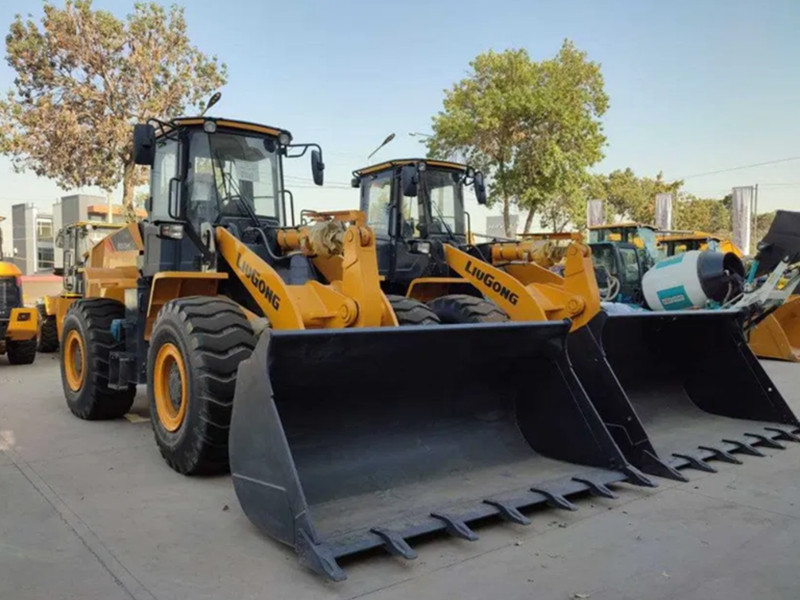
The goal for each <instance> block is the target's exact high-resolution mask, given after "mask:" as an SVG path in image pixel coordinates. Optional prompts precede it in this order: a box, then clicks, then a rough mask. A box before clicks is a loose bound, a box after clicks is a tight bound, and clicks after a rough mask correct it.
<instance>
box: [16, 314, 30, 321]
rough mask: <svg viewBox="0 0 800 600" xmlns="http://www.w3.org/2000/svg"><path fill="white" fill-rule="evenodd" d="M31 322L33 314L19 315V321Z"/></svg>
mask: <svg viewBox="0 0 800 600" xmlns="http://www.w3.org/2000/svg"><path fill="white" fill-rule="evenodd" d="M30 320H31V313H19V314H18V315H17V321H30Z"/></svg>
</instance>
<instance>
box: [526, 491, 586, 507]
mask: <svg viewBox="0 0 800 600" xmlns="http://www.w3.org/2000/svg"><path fill="white" fill-rule="evenodd" d="M531 491H532V492H536V493H537V494H541V495H542V496H544V498H545V500H547V504H549V505H550V506H551V507H552V508H561V509H563V510H578V507H577V506H575V505H574V504H573V503H572V502H570V501H569V500H567V498H566V497H565V496H562V495H561V494H559V493H558V492H554V491H553V490H550V489H548V488H547V487H546V486H538V487H532V488H531Z"/></svg>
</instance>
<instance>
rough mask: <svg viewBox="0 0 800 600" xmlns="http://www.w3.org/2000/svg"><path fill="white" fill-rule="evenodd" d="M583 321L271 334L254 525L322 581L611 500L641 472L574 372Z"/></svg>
mask: <svg viewBox="0 0 800 600" xmlns="http://www.w3.org/2000/svg"><path fill="white" fill-rule="evenodd" d="M568 329H569V323H568V322H567V321H563V322H552V323H498V324H489V323H486V324H477V325H453V326H448V327H446V328H445V327H426V326H417V327H413V326H410V327H386V328H377V329H373V328H369V329H342V330H325V331H309V330H306V331H271V332H270V331H267V332H264V333H263V334H262V336H261V338H260V339H259V342H258V344H257V346H256V349H255V351H254V352H253V355H252V356H251V358H249V359H248V360H246V361H243V362H242V364H241V366H240V367H239V373H238V378H237V386H236V395H235V399H234V407H233V415H232V420H231V430H230V465H231V472H232V474H233V482H234V487H235V490H236V494H237V496H238V498H239V502H240V503H241V506H242V509H243V510H244V512H245V514H246V515H247V516H248V518H249V519H250V520H251V521H252V522H253V523H254V524H255V525H256V526H257V527H258V528H259V529H260V530H261V531H262V532H264V533H266V534H268V535H270V536H272V537H274V538H276V539H277V540H279V541H281V542H283V543H285V544H288V545H290V546H292V547H293V548H294V549H295V551H296V552H297V553H298V554H299V556H300V561H301V562H302V563H303V564H305V565H306V566H308V567H310V568H311V569H313V570H314V571H316V572H317V573H319V574H322V575H323V576H325V577H328V578H330V579H333V580H342V579H344V578H345V574H344V572H343V571H342V569H341V568H340V567H339V565H338V564H337V558H339V557H342V556H347V555H352V554H355V553H358V552H361V551H363V550H368V549H371V548H383V549H385V550H386V551H388V552H389V553H391V554H394V555H398V556H402V557H404V558H408V559H410V558H414V557H416V553H415V551H414V550H413V549H412V548H411V546H410V544H409V542H410V541H412V540H413V539H414V538H416V537H418V536H421V535H424V534H428V533H432V532H435V531H439V530H441V531H446V532H448V533H449V534H451V535H452V536H455V537H459V538H462V539H467V540H474V539H477V535H476V534H475V532H474V531H473V530H472V529H471V528H470V524H471V523H473V522H475V521H478V520H483V519H487V518H490V517H501V518H504V519H506V520H509V521H512V522H516V523H526V522H528V519H527V517H525V516H524V515H523V514H522V512H520V510H521V509H526V508H529V507H532V506H535V505H537V504H545V503H546V504H550V505H551V506H554V507H557V508H569V509H573V508H574V505H573V504H572V502H571V501H570V500H569V499H568V498H569V497H570V496H572V495H575V494H580V493H585V492H590V493H595V494H600V495H605V496H609V495H611V492H610V490H609V488H608V487H607V485H608V484H611V483H615V482H619V481H622V480H626V479H628V480H630V481H633V482H634V483H638V484H643V485H652V484H651V483H650V482H649V481H648V480H647V479H646V478H645V477H644V476H642V475H641V473H639V472H638V471H637V470H636V469H634V468H632V467H630V466H629V465H628V464H627V462H626V461H625V459H624V457H623V455H622V453H621V452H620V450H619V449H618V448H617V446H616V445H615V444H614V441H613V439H612V437H611V435H610V434H609V432H608V430H607V429H606V427H605V426H604V425H603V423H602V421H601V420H600V418H599V416H598V414H597V412H596V411H595V410H594V408H593V406H592V405H591V403H590V401H589V399H588V397H587V396H586V393H585V392H584V390H583V388H582V386H581V384H580V383H579V382H578V380H577V378H576V377H575V374H574V372H573V370H572V368H571V366H570V363H569V360H568V359H567V355H566V349H565V342H566V336H567V332H568Z"/></svg>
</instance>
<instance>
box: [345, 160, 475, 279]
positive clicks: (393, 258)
mask: <svg viewBox="0 0 800 600" xmlns="http://www.w3.org/2000/svg"><path fill="white" fill-rule="evenodd" d="M352 185H353V187H357V188H359V189H360V195H361V199H360V208H361V210H362V211H363V212H364V213H365V214H366V215H367V224H368V225H369V226H370V227H371V228H372V230H373V232H374V233H375V237H376V241H377V252H378V269H379V271H380V274H381V275H384V276H385V277H386V280H387V281H391V282H396V285H397V289H396V290H389V291H390V292H392V293H401V294H403V293H405V288H406V286H407V285H408V284H409V283H410V282H411V281H413V280H414V279H417V278H419V277H424V276H447V275H449V272H448V269H447V268H446V267H444V266H443V265H444V261H443V260H441V258H440V259H439V260H437V257H440V256H443V253H444V250H443V247H442V244H444V243H449V244H452V245H454V246H464V245H466V244H467V243H468V242H469V239H470V218H469V213H467V212H466V210H464V186H466V185H472V186H473V188H474V190H475V196H476V197H477V200H478V202H479V203H481V204H485V203H486V187H485V184H484V181H483V175H482V174H481V172H480V171H476V170H475V169H473V168H471V167H468V166H466V165H463V164H459V163H453V162H448V161H439V160H427V159H422V158H412V159H402V160H392V161H388V162H384V163H380V164H377V165H373V166H370V167H365V168H363V169H359V170H357V171H354V172H353V181H352ZM440 271H444V272H440ZM389 287H392V286H389Z"/></svg>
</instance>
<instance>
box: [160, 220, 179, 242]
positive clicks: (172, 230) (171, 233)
mask: <svg viewBox="0 0 800 600" xmlns="http://www.w3.org/2000/svg"><path fill="white" fill-rule="evenodd" d="M159 237H162V238H171V239H173V240H180V239H183V225H180V224H178V223H169V224H166V225H162V226H161V230H160V231H159Z"/></svg>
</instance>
